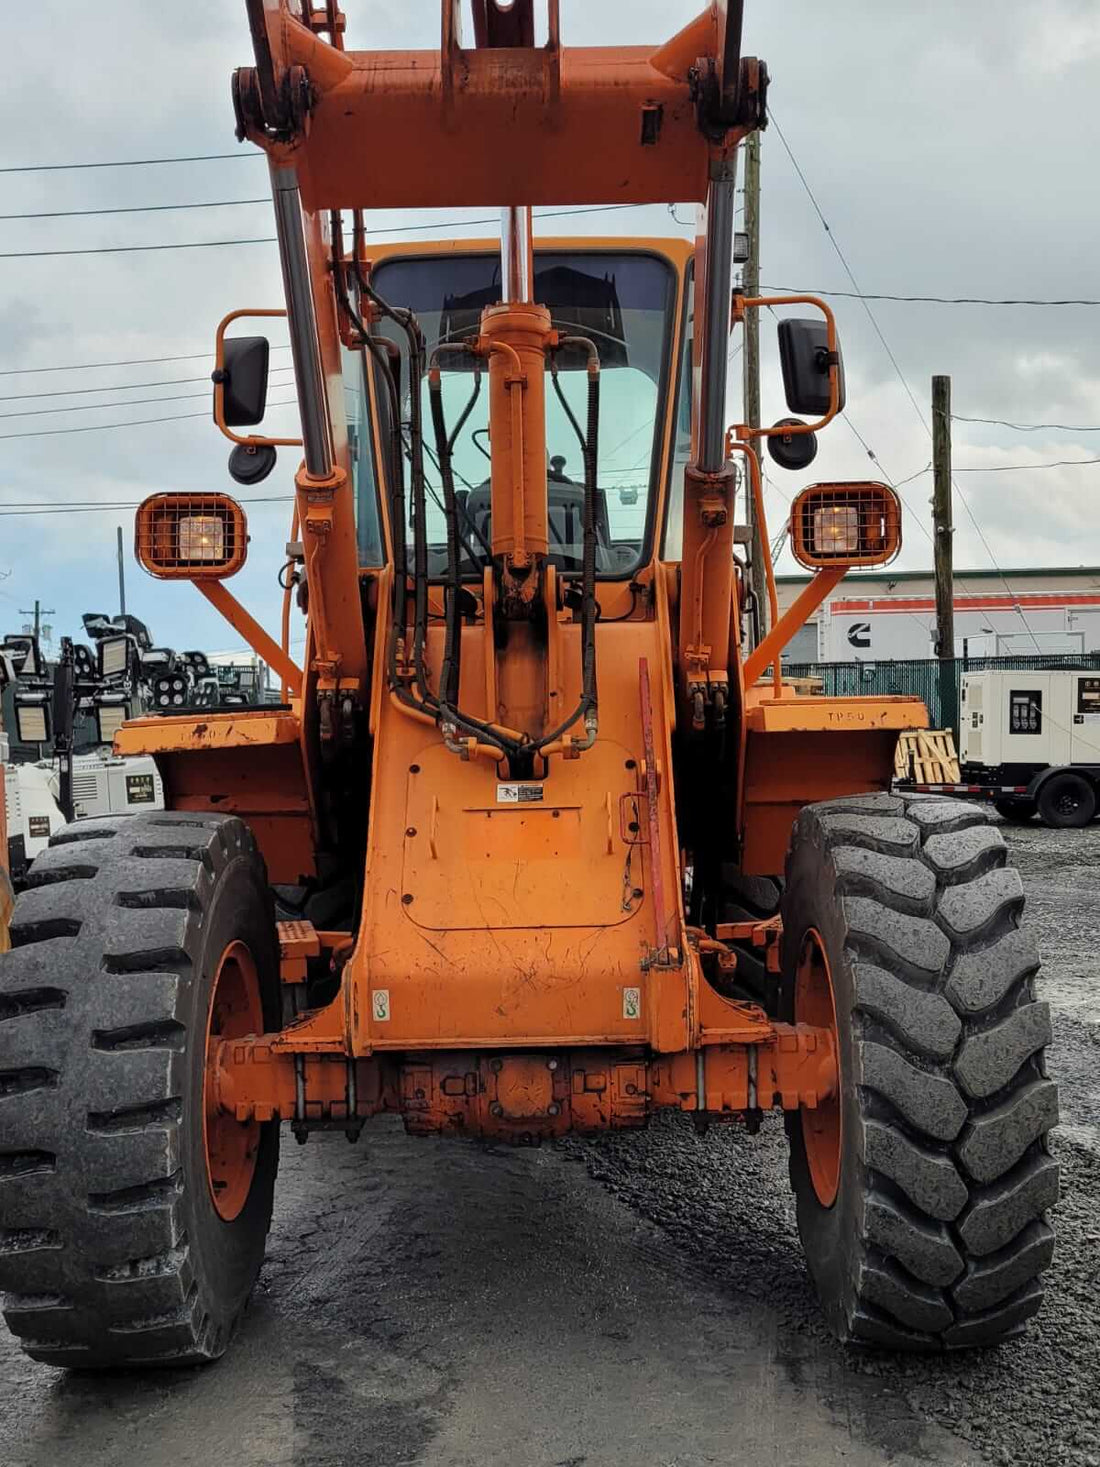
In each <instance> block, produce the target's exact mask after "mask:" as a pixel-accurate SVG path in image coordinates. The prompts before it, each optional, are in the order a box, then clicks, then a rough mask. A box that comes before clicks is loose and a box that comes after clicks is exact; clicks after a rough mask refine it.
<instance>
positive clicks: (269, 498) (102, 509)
mask: <svg viewBox="0 0 1100 1467" xmlns="http://www.w3.org/2000/svg"><path fill="white" fill-rule="evenodd" d="M293 498H294V495H293V494H270V495H264V496H262V497H260V498H253V499H238V500H237V503H238V504H289V503H290V502H291V500H292V499H293ZM140 502H141V501H140V500H136V499H135V500H132V501H125V502H121V501H119V502H113V503H110V504H93V503H91V502H90V501H87V500H82V501H80V502H79V503H74V504H70V503H68V502H67V501H64V500H55V501H53V502H52V503H51V504H49V505H43V506H40V507H37V508H34V509H0V519H18V518H20V517H22V516H26V515H55V514H66V515H68V514H98V513H110V514H118V513H119V512H121V511H123V510H127V509H137V508H138V506H139V504H140Z"/></svg>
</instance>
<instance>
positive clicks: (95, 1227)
mask: <svg viewBox="0 0 1100 1467" xmlns="http://www.w3.org/2000/svg"><path fill="white" fill-rule="evenodd" d="M30 881H31V886H30V889H29V890H27V891H26V892H24V893H23V894H22V895H21V896H20V897H19V898H18V899H17V901H16V906H15V913H14V917H13V920H12V942H13V948H12V951H11V952H9V953H6V954H5V955H4V956H3V957H2V958H0V1289H3V1290H6V1291H7V1292H6V1295H5V1298H4V1311H3V1312H4V1317H5V1319H6V1320H7V1323H8V1326H9V1327H10V1329H11V1330H12V1331H13V1333H14V1334H16V1335H17V1336H19V1341H20V1344H21V1346H22V1348H23V1349H24V1350H25V1351H26V1353H27V1354H28V1355H30V1356H31V1358H32V1359H35V1360H42V1361H45V1362H47V1363H48V1364H51V1365H61V1366H74V1367H79V1368H89V1367H91V1368H96V1367H102V1366H119V1365H132V1364H140V1365H187V1364H196V1363H199V1362H202V1361H207V1360H213V1359H216V1358H217V1356H219V1355H220V1354H222V1352H223V1351H224V1349H225V1347H226V1344H227V1342H228V1340H229V1337H230V1335H231V1333H232V1331H233V1328H234V1325H235V1324H236V1321H237V1319H238V1316H239V1315H240V1313H241V1310H242V1309H243V1307H244V1304H245V1302H246V1300H247V1298H248V1294H249V1291H250V1290H251V1288H252V1284H253V1282H254V1280H255V1278H256V1274H257V1272H258V1270H259V1267H260V1264H261V1262H262V1261H263V1250H264V1239H265V1237H266V1234H267V1229H268V1226H269V1223H270V1220H271V1204H272V1192H273V1188H274V1183H275V1172H276V1167H277V1163H278V1147H279V1134H278V1126H277V1123H269V1124H266V1125H263V1126H260V1125H255V1124H253V1125H238V1124H237V1123H236V1122H235V1121H233V1120H230V1119H228V1118H225V1117H222V1116H220V1115H218V1114H217V1113H212V1114H209V1115H208V1114H207V1108H206V1106H205V1103H204V1080H205V1071H206V1048H207V1043H208V1040H209V1038H210V1036H212V1035H214V1034H217V1033H221V1034H225V1035H228V1036H232V1035H235V1034H245V1033H250V1032H255V1031H256V1030H262V1029H264V1028H269V1027H275V1026H277V1023H278V1015H279V981H278V978H279V968H278V945H277V941H276V928H275V920H274V909H273V906H272V900H271V895H270V892H269V890H268V886H267V876H266V872H265V868H264V863H263V859H262V858H261V856H260V854H259V852H258V850H257V849H256V845H255V842H254V841H253V839H252V836H251V834H250V833H249V831H248V829H247V827H246V826H245V825H244V824H243V823H242V822H241V821H240V820H238V819H236V818H233V817H222V816H214V817H210V816H205V815H202V814H194V815H192V814H185V813H173V812H167V813H165V812H159V813H156V814H152V813H150V814H149V815H144V816H136V815H129V816H122V817H114V818H109V819H105V820H95V821H87V822H83V821H82V822H81V823H80V824H78V825H72V826H69V827H68V828H67V829H65V830H63V831H61V832H60V833H59V834H58V835H57V836H55V837H54V839H53V840H52V842H51V844H50V847H49V849H47V850H46V851H44V852H43V853H42V855H41V856H40V857H39V858H38V860H37V861H36V862H35V863H34V866H33V868H32V870H31V875H30Z"/></svg>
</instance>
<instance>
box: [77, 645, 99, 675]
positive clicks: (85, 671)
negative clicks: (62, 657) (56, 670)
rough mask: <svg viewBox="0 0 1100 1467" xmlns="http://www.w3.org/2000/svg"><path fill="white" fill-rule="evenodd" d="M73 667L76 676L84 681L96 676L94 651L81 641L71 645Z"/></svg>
mask: <svg viewBox="0 0 1100 1467" xmlns="http://www.w3.org/2000/svg"><path fill="white" fill-rule="evenodd" d="M73 667H74V668H75V670H76V675H77V677H78V678H80V679H81V680H82V681H84V682H87V681H89V679H91V678H94V677H96V676H98V666H97V663H96V656H95V653H94V652H93V651H92V649H91V648H90V647H87V646H85V644H84V643H83V642H77V643H76V644H75V645H74V647H73Z"/></svg>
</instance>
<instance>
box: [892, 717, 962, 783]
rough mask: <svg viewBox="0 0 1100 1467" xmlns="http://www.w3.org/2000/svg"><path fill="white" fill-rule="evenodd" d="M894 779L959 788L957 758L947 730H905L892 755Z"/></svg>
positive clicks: (949, 730) (952, 739) (952, 734)
mask: <svg viewBox="0 0 1100 1467" xmlns="http://www.w3.org/2000/svg"><path fill="white" fill-rule="evenodd" d="M894 778H895V779H908V780H912V781H913V783H914V784H958V783H959V782H960V778H959V756H958V753H957V752H956V750H955V735H954V733H953V732H952V730H951V729H949V728H943V729H932V728H915V729H907V730H906V731H905V732H904V733H902V734H901V735H900V736H899V738H898V746H897V749H896V751H895V753H894Z"/></svg>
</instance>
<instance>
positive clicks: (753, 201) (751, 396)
mask: <svg viewBox="0 0 1100 1467" xmlns="http://www.w3.org/2000/svg"><path fill="white" fill-rule="evenodd" d="M745 233H746V235H747V236H748V246H749V252H748V259H747V260H746V261H745V268H744V270H743V272H742V276H741V282H742V293H743V294H744V295H746V296H757V295H759V294H760V134H759V132H752V133H750V134H749V136H748V138H747V139H746V140H745ZM744 330H745V351H744V356H745V361H744V379H743V380H744V417H745V423H746V424H747V425H748V426H749V427H750V428H759V427H760V313H759V311H757V310H755V309H754V310H750V311H746V312H745V327H744ZM754 446H755V447H757V448H759V446H760V440H757V443H756V445H754ZM745 520H746V523H747V524H748V526H749V528H750V529H751V531H752V536H751V539H750V541H749V557H750V564H751V582H750V584H751V589H752V594H753V602H754V604H755V606H756V626H757V635H758V637H759V638H761V639H762V638H763V637H764V636H765V635H766V634H767V631H768V588H767V582H766V579H765V576H764V551H763V548H762V546H761V543H760V535H761V526H760V525H759V524H758V522H757V518H756V508H755V506H754V504H753V502H752V490H751V487H750V486H749V484H748V483H746V485H745Z"/></svg>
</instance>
